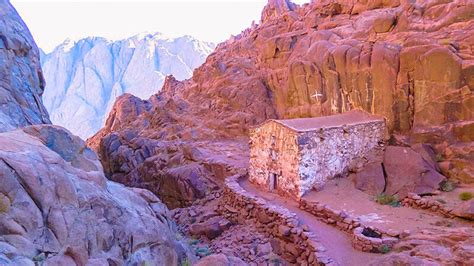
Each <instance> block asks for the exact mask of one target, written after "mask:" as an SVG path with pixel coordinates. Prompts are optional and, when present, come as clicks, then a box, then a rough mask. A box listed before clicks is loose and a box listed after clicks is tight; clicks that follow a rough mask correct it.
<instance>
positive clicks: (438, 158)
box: [436, 153, 444, 162]
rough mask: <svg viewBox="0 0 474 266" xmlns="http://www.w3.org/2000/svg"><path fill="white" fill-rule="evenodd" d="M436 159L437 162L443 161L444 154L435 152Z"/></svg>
mask: <svg viewBox="0 0 474 266" xmlns="http://www.w3.org/2000/svg"><path fill="white" fill-rule="evenodd" d="M436 161H437V162H442V161H444V155H442V154H441V153H438V154H436Z"/></svg>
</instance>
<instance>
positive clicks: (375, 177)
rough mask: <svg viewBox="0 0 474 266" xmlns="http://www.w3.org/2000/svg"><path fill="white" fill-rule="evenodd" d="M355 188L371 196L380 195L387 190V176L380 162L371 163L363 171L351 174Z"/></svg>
mask: <svg viewBox="0 0 474 266" xmlns="http://www.w3.org/2000/svg"><path fill="white" fill-rule="evenodd" d="M350 178H351V179H352V182H353V183H354V186H355V188H357V189H359V190H362V191H364V192H366V193H367V194H370V195H379V194H381V193H383V192H384V190H385V176H384V173H383V168H382V164H381V163H380V162H374V163H369V164H367V165H366V166H364V168H362V170H361V171H359V172H357V173H355V174H351V176H350Z"/></svg>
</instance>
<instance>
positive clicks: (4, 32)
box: [0, 0, 49, 132]
mask: <svg viewBox="0 0 474 266" xmlns="http://www.w3.org/2000/svg"><path fill="white" fill-rule="evenodd" d="M7 2H8V1H6V0H2V1H0V4H1V5H2V9H0V51H1V52H0V62H1V64H0V132H4V131H7V130H12V129H14V128H17V127H22V126H27V125H34V124H43V123H49V117H48V113H47V111H46V109H45V108H44V107H43V104H42V100H41V95H42V94H43V91H44V85H45V84H44V78H43V73H42V71H41V67H40V62H39V56H38V48H37V47H36V44H35V43H34V41H33V37H32V36H31V34H30V32H29V31H28V30H27V28H26V26H25V24H24V23H23V21H21V20H20V19H19V15H18V13H17V12H16V11H15V9H14V8H13V7H12V6H10V5H8V4H7Z"/></svg>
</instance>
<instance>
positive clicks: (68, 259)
mask: <svg viewBox="0 0 474 266" xmlns="http://www.w3.org/2000/svg"><path fill="white" fill-rule="evenodd" d="M0 147H1V148H0V183H1V184H2V185H1V186H0V246H2V247H3V248H2V249H0V264H17V265H30V264H31V265H32V264H34V261H36V262H44V263H47V264H48V263H51V264H59V265H66V264H67V265H74V264H76V265H86V264H87V263H92V264H93V263H99V262H100V263H99V264H104V263H105V264H107V263H109V264H110V263H112V264H114V263H115V264H124V263H131V264H142V263H151V264H153V265H177V264H179V263H181V262H183V261H185V260H186V259H187V258H188V257H189V258H188V260H193V256H192V255H190V254H191V253H190V252H189V250H188V247H187V246H186V244H184V243H180V242H179V241H178V240H176V234H177V232H176V229H175V228H174V227H173V223H172V222H171V220H169V218H168V209H167V208H166V206H165V205H164V204H163V203H161V201H160V200H159V199H158V198H157V197H156V196H154V195H153V194H152V193H151V192H149V191H147V190H142V189H138V188H133V189H131V188H126V187H124V186H123V185H120V184H117V183H114V182H110V181H107V179H106V178H105V176H104V175H103V173H102V167H101V165H100V163H99V161H98V159H97V156H96V155H95V153H94V152H92V151H91V150H89V149H88V148H87V147H86V146H85V143H84V141H82V140H80V139H79V138H77V137H75V136H72V135H71V134H70V133H69V132H68V131H66V130H65V129H62V128H60V127H57V126H48V125H42V126H32V127H26V128H24V129H19V130H15V131H10V132H5V133H1V134H0Z"/></svg>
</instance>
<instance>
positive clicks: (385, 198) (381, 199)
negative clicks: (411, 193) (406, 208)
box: [375, 193, 400, 207]
mask: <svg viewBox="0 0 474 266" xmlns="http://www.w3.org/2000/svg"><path fill="white" fill-rule="evenodd" d="M375 201H376V202H377V203H378V204H382V205H390V206H393V207H398V206H400V201H399V200H398V197H397V196H394V195H386V194H383V193H382V194H380V195H378V196H377V197H376V198H375Z"/></svg>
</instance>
